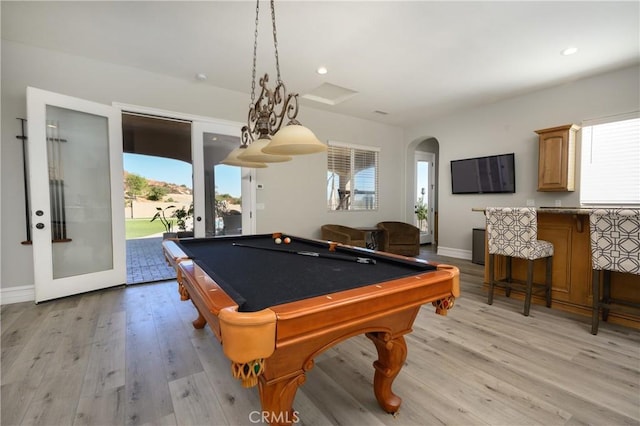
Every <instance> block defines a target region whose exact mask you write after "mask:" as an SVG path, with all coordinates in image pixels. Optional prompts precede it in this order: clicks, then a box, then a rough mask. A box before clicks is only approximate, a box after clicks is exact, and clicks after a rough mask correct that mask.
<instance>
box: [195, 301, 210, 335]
mask: <svg viewBox="0 0 640 426" xmlns="http://www.w3.org/2000/svg"><path fill="white" fill-rule="evenodd" d="M193 306H194V307H195V308H196V311H198V318H196V319H194V320H193V321H191V324H193V328H197V329H198V330H200V329H201V328H204V326H205V325H207V320H206V319H204V317H203V316H202V314H201V313H200V309H198V307H197V306H196V304H195V303H194V304H193Z"/></svg>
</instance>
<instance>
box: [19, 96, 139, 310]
mask: <svg viewBox="0 0 640 426" xmlns="http://www.w3.org/2000/svg"><path fill="white" fill-rule="evenodd" d="M27 107H28V135H29V140H28V157H29V194H30V198H31V203H30V204H31V207H32V211H31V212H30V214H31V216H30V217H31V227H32V229H31V235H32V243H33V260H34V265H35V267H34V282H35V294H36V302H39V301H43V300H48V299H54V298H59V297H64V296H69V295H72V294H77V293H83V292H87V291H92V290H97V289H100V288H105V287H111V286H115V285H120V284H123V283H124V282H125V279H126V263H125V242H124V209H123V208H122V205H123V204H122V203H123V200H124V191H123V185H122V173H123V172H122V126H121V120H120V114H119V112H118V111H117V110H116V109H115V108H112V107H110V106H107V105H102V104H97V103H94V102H89V101H85V100H82V99H77V98H72V97H70V96H65V95H60V94H57V93H52V92H46V91H43V90H39V89H34V88H31V87H30V88H27Z"/></svg>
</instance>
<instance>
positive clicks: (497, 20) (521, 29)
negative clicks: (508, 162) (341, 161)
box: [1, 0, 640, 126]
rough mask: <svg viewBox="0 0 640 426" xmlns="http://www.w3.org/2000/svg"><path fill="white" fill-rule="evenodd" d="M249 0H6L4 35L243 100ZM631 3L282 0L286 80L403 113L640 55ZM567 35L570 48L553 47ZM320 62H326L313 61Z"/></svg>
mask: <svg viewBox="0 0 640 426" xmlns="http://www.w3.org/2000/svg"><path fill="white" fill-rule="evenodd" d="M255 6H256V5H255V2H253V1H239V0H236V1H226V2H224V1H208V2H203V1H197V2H185V1H172V2H148V1H134V2H122V1H107V2H96V1H86V2H55V1H47V2H32V1H28V2H25V1H21V2H11V1H2V2H1V7H2V38H3V39H7V40H11V41H14V42H19V43H24V44H29V45H34V46H39V47H44V48H48V49H54V50H59V51H63V52H66V53H70V54H74V55H80V56H86V57H90V58H93V59H97V60H101V61H107V62H111V63H116V64H121V65H126V66H130V67H135V68H140V69H144V70H147V71H151V72H154V73H159V74H165V75H169V76H173V77H176V78H180V79H185V80H190V81H194V82H196V81H197V80H196V79H195V76H196V74H197V73H203V74H206V75H207V79H206V80H205V81H198V84H203V85H204V84H209V85H213V86H217V87H221V88H225V89H229V90H233V91H237V92H242V93H244V94H246V95H247V101H249V99H250V98H249V93H250V89H251V65H252V54H253V36H254V25H255ZM639 6H640V2H638V1H627V2H613V1H604V2H594V1H584V2H581V1H568V2H561V1H538V2H524V1H510V2H507V1H498V2H486V1H471V2H461V1H448V2H435V1H408V2H402V1H354V2H346V1H285V0H280V1H278V2H277V3H276V23H277V35H278V50H279V58H280V67H281V72H282V79H283V81H284V82H285V84H286V86H287V89H288V90H289V91H291V92H298V93H300V95H301V96H303V95H308V94H314V93H316V92H317V91H318V90H319V88H320V87H321V86H322V85H323V84H324V83H328V84H330V85H332V86H329V89H335V87H333V86H337V87H338V89H347V90H348V91H351V92H355V93H353V94H352V96H350V97H348V99H346V100H343V101H342V102H339V103H337V104H336V105H329V104H325V103H322V102H318V101H316V100H310V99H302V100H301V104H302V105H305V106H306V107H313V108H317V109H322V110H327V111H331V112H335V113H339V114H346V115H350V116H355V117H360V118H364V119H368V120H374V121H378V122H382V123H387V124H393V125H400V126H410V125H412V124H415V123H419V122H421V121H423V120H425V119H426V118H429V117H434V116H437V115H441V114H446V113H449V112H452V111H455V110H457V109H462V108H467V107H472V106H478V105H482V104H487V103H492V102H495V101H498V100H501V99H506V98H509V97H513V96H517V95H520V94H524V93H527V92H531V91H535V90H539V89H541V88H545V87H551V86H555V85H559V84H564V83H567V82H571V81H573V80H576V79H579V78H583V77H587V76H591V75H596V74H599V73H603V72H607V71H610V70H614V69H619V68H623V67H626V66H630V65H632V64H637V63H639V62H640V44H639V43H640V7H639ZM570 46H575V47H577V48H578V49H579V50H578V52H577V53H576V54H574V55H571V56H563V55H561V54H560V52H561V51H562V50H563V49H565V48H567V47H570ZM273 57H274V55H273V40H272V33H271V19H270V13H269V5H268V2H264V1H262V2H261V4H260V28H259V39H258V58H257V74H258V77H259V76H260V75H262V74H264V73H265V72H268V73H269V74H270V76H271V84H270V85H271V86H273V81H274V80H275V62H274V59H273ZM321 65H323V66H325V67H327V68H328V73H327V74H326V75H319V74H317V73H316V69H317V68H318V67H319V66H321ZM325 88H326V87H325ZM327 93H329V94H330V95H335V94H334V93H333V92H332V91H331V90H329V91H328V92H327ZM335 96H336V97H338V98H339V97H340V96H341V95H340V94H338V95H335ZM247 104H248V102H247ZM383 113H385V114H383ZM302 114H304V111H303V112H302ZM301 120H304V118H303V116H302V117H301Z"/></svg>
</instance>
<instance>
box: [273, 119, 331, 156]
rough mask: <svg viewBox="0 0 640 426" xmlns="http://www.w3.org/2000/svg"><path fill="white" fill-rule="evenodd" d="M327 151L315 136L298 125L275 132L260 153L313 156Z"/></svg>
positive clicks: (290, 125)
mask: <svg viewBox="0 0 640 426" xmlns="http://www.w3.org/2000/svg"><path fill="white" fill-rule="evenodd" d="M326 150H327V146H326V145H325V144H323V143H322V142H320V141H319V140H318V138H316V135H314V134H313V132H312V131H311V130H309V129H307V128H306V127H304V126H302V125H300V124H289V125H287V126H285V127H283V128H281V129H280V130H278V131H277V132H276V134H275V135H273V138H272V139H271V142H270V143H269V144H268V145H267V146H266V147H264V148H263V149H262V152H265V153H267V154H275V155H301V154H314V153H317V152H323V151H326Z"/></svg>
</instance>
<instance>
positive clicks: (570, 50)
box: [560, 47, 578, 56]
mask: <svg viewBox="0 0 640 426" xmlns="http://www.w3.org/2000/svg"><path fill="white" fill-rule="evenodd" d="M577 51H578V48H577V47H567V48H566V49H564V50H563V51H562V52H560V53H562V55H563V56H569V55H573V54H574V53H576V52H577Z"/></svg>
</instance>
